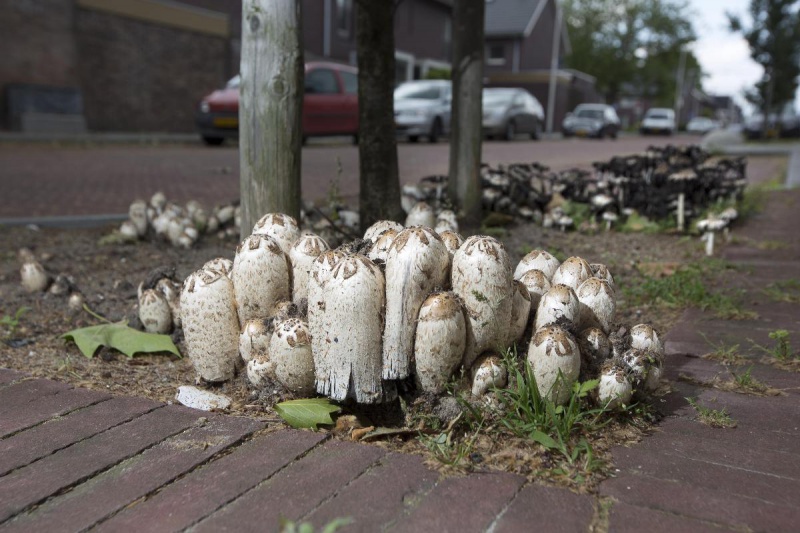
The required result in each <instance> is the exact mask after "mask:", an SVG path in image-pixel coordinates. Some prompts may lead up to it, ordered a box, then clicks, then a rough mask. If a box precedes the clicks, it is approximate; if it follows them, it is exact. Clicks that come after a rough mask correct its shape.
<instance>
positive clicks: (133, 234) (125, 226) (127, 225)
mask: <svg viewBox="0 0 800 533" xmlns="http://www.w3.org/2000/svg"><path fill="white" fill-rule="evenodd" d="M119 234H120V235H121V236H122V237H123V238H124V239H125V240H127V241H135V240H136V239H138V238H139V231H138V230H137V229H136V224H134V223H133V222H131V221H130V220H124V221H122V224H120V225H119Z"/></svg>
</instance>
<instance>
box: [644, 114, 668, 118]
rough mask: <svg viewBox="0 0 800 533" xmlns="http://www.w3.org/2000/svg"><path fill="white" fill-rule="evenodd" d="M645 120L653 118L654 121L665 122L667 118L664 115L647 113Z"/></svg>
mask: <svg viewBox="0 0 800 533" xmlns="http://www.w3.org/2000/svg"><path fill="white" fill-rule="evenodd" d="M647 118H654V119H656V120H667V119H669V116H668V115H667V114H666V113H649V114H648V115H647Z"/></svg>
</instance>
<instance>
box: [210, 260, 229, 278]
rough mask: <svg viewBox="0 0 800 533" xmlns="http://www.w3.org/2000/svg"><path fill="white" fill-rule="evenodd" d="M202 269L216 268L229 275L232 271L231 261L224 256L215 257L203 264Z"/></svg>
mask: <svg viewBox="0 0 800 533" xmlns="http://www.w3.org/2000/svg"><path fill="white" fill-rule="evenodd" d="M203 270H216V271H217V272H222V273H223V274H225V275H226V276H228V277H230V275H231V272H233V261H231V260H230V259H228V258H226V257H215V258H214V259H211V260H209V261H207V262H206V264H205V265H203Z"/></svg>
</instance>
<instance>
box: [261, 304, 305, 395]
mask: <svg viewBox="0 0 800 533" xmlns="http://www.w3.org/2000/svg"><path fill="white" fill-rule="evenodd" d="M269 353H270V359H271V360H272V361H274V362H275V376H276V377H277V378H278V381H279V382H280V383H281V385H283V386H284V387H286V388H287V389H289V390H290V391H292V392H294V393H296V394H300V395H310V394H312V393H313V392H314V357H313V356H312V355H311V336H310V334H309V332H308V326H307V325H306V323H305V321H303V320H300V319H299V318H289V319H287V320H284V321H283V322H280V323H278V324H276V326H275V331H274V332H273V333H272V340H270V343H269Z"/></svg>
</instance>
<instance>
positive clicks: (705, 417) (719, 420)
mask: <svg viewBox="0 0 800 533" xmlns="http://www.w3.org/2000/svg"><path fill="white" fill-rule="evenodd" d="M686 401H687V402H689V405H691V406H692V407H693V408H694V410H695V411H696V412H697V418H698V420H700V422H702V423H703V424H706V425H708V426H711V427H714V428H735V427H736V421H735V420H734V419H733V418H731V416H730V414H728V411H727V410H726V409H725V408H724V407H723V408H722V409H721V410H719V409H711V408H710V407H704V406H702V405H700V404H699V403H697V399H696V398H689V397H687V398H686Z"/></svg>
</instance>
